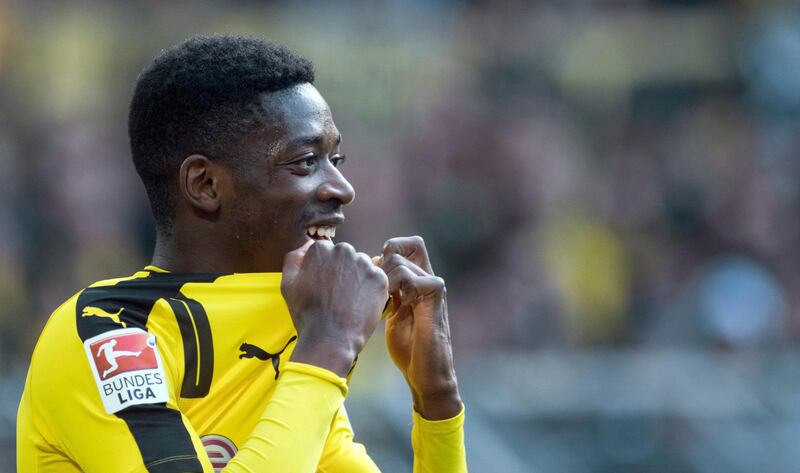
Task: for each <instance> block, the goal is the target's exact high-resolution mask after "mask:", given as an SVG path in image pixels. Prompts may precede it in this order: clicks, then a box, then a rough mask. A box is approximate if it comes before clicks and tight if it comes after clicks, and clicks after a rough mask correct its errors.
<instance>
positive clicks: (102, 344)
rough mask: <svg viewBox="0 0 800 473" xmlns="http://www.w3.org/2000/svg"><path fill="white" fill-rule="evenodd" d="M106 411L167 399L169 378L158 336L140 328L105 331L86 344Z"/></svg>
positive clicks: (85, 347)
mask: <svg viewBox="0 0 800 473" xmlns="http://www.w3.org/2000/svg"><path fill="white" fill-rule="evenodd" d="M83 347H84V349H85V350H86V355H87V356H88V357H89V365H90V366H91V367H92V373H93V374H94V380H95V382H96V383H97V388H98V389H99V391H100V398H101V399H102V400H103V407H104V408H105V410H106V412H108V413H109V414H113V413H115V412H119V411H121V410H122V409H125V408H126V407H130V406H136V405H139V404H153V403H157V402H167V401H168V400H169V393H168V392H167V379H166V376H165V375H164V368H163V366H164V365H163V363H162V362H161V356H160V355H159V353H158V348H157V347H156V337H155V335H151V334H149V333H147V332H145V331H144V330H142V329H138V328H124V329H119V330H112V331H110V332H105V333H102V334H100V335H98V336H96V337H92V338H90V339H88V340H86V341H85V342H84V343H83Z"/></svg>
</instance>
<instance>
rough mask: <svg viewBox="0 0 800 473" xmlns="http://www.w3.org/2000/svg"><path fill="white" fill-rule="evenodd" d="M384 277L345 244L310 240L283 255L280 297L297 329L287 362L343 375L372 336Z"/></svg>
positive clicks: (381, 302)
mask: <svg viewBox="0 0 800 473" xmlns="http://www.w3.org/2000/svg"><path fill="white" fill-rule="evenodd" d="M387 285H388V281H387V277H386V275H385V274H384V272H383V271H381V270H380V269H379V268H377V267H375V266H374V265H373V264H372V261H371V260H370V258H369V257H368V256H367V255H366V254H364V253H358V252H356V251H355V249H353V247H352V246H351V245H349V244H347V243H338V244H336V245H334V244H333V243H331V242H329V241H324V240H319V241H309V242H308V243H306V244H305V245H303V246H302V247H301V248H298V249H297V250H294V251H292V252H290V253H288V254H287V255H286V258H285V259H284V264H283V279H282V281H281V293H283V297H284V299H286V304H287V306H288V307H289V313H290V314H291V316H292V321H294V325H295V327H297V346H296V347H295V349H294V352H293V353H292V361H297V362H301V363H308V364H312V365H316V366H320V367H322V368H325V369H328V370H330V371H333V372H334V373H336V374H338V375H339V376H342V377H344V376H346V375H347V373H348V372H349V371H350V368H351V367H352V364H353V361H354V360H355V357H356V356H357V355H358V353H359V352H360V351H361V350H362V349H363V348H364V345H366V343H367V340H369V337H370V336H371V335H372V333H373V332H374V331H375V327H376V326H377V324H378V321H379V320H380V314H381V311H382V309H383V307H384V305H385V303H386V299H387V297H388V294H387Z"/></svg>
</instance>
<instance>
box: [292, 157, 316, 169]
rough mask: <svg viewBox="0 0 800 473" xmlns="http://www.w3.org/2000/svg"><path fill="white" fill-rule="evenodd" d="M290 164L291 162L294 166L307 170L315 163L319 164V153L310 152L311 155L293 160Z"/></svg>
mask: <svg viewBox="0 0 800 473" xmlns="http://www.w3.org/2000/svg"><path fill="white" fill-rule="evenodd" d="M289 164H291V165H292V166H297V167H299V168H300V169H303V170H306V171H307V170H309V169H311V168H313V167H314V165H315V164H317V155H315V154H309V155H306V156H303V157H302V158H299V159H295V160H294V161H292V162H291V163H289Z"/></svg>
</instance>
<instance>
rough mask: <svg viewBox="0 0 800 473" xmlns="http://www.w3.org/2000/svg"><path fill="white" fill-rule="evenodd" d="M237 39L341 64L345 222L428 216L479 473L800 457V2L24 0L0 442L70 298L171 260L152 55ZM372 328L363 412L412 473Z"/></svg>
mask: <svg viewBox="0 0 800 473" xmlns="http://www.w3.org/2000/svg"><path fill="white" fill-rule="evenodd" d="M211 32H223V33H224V32H233V33H240V34H252V35H257V36H261V37H267V38H270V39H273V40H276V41H278V42H282V43H285V44H287V45H288V46H290V47H291V48H293V49H295V50H297V51H299V52H300V53H301V54H304V55H306V56H307V57H309V58H310V59H312V60H313V61H314V62H315V63H316V66H317V85H318V88H319V89H320V90H321V92H322V93H323V95H324V96H325V97H326V98H327V99H328V100H329V102H330V104H331V107H332V110H333V112H334V116H335V117H336V121H337V125H338V127H339V129H340V130H341V131H342V133H343V136H344V141H343V150H346V152H347V154H348V162H347V164H346V165H345V167H344V172H345V174H346V175H347V176H348V177H349V178H350V179H351V182H352V183H353V184H354V187H355V188H356V194H357V197H356V201H355V203H354V204H353V205H352V206H350V208H349V209H348V210H349V211H348V222H347V224H346V225H344V226H343V227H342V228H341V229H340V232H338V233H339V237H338V239H339V240H345V241H350V242H351V243H353V244H354V245H355V246H356V247H357V248H359V249H361V250H362V251H367V252H368V253H377V252H378V251H379V249H380V246H381V244H382V243H383V241H384V240H385V239H386V238H387V237H389V236H394V235H401V234H414V233H417V234H420V235H423V236H424V237H425V238H426V241H427V243H428V247H429V251H430V252H431V253H432V255H433V257H434V268H436V269H437V271H438V272H439V273H440V274H441V275H443V276H444V277H445V278H446V280H447V281H448V289H449V291H448V293H449V297H450V301H449V303H450V312H451V320H452V322H451V323H452V325H453V336H454V339H455V346H456V350H457V353H456V356H457V358H458V360H459V366H458V369H459V374H460V379H461V380H462V384H463V389H464V397H465V399H466V402H467V404H468V409H470V413H471V414H470V416H471V417H470V421H469V422H470V425H469V426H468V431H467V435H468V436H469V438H468V442H469V444H468V447H469V449H468V450H469V454H470V456H471V458H470V459H471V461H472V467H473V470H474V471H477V472H481V471H490V470H489V468H490V467H491V468H493V470H494V471H508V472H515V471H532V472H551V471H552V472H565V473H570V472H587V471H597V472H627V471H630V472H634V471H651V472H684V471H685V472H717V471H719V472H721V471H726V472H739V471H770V472H773V471H774V472H784V471H785V472H789V471H797V468H798V465H800V453H799V452H798V449H797V448H796V447H797V442H798V441H800V356H798V355H800V352H798V351H797V348H798V340H800V332H798V325H800V299H798V294H800V219H799V218H798V217H799V216H800V159H798V158H797V156H796V155H797V153H798V151H800V133H798V131H800V10H798V9H797V8H795V6H793V5H792V4H789V3H781V2H773V1H770V2H767V1H763V2H759V1H738V2H737V1H700V0H695V1H689V0H683V1H677V0H675V1H666V0H664V1H644V0H640V1H635V0H616V1H612V0H607V1H601V0H596V1H592V0H564V1H556V0H552V1H538V2H523V1H499V0H498V1H456V0H437V1H422V0H417V1H399V0H396V1H388V0H387V1H380V2H368V1H347V2H291V3H289V2H245V1H239V2H219V3H200V4H197V3H195V2H183V1H178V2H155V1H150V2H99V1H97V2H85V3H74V4H73V3H69V2H45V1H38V0H34V1H26V2H20V1H9V0H0V182H2V185H1V186H0V373H2V374H0V451H2V452H4V453H6V455H7V456H8V455H13V453H12V452H13V424H14V415H15V409H16V403H17V400H18V395H19V392H20V391H21V383H22V378H23V377H24V373H25V369H26V367H27V362H28V360H29V356H30V353H31V350H32V347H33V344H34V343H35V340H36V337H37V336H38V333H39V331H40V330H41V328H42V326H43V324H44V323H45V321H46V319H47V316H48V315H49V313H50V312H51V311H52V310H53V309H54V308H55V307H56V306H57V305H58V304H59V303H61V302H62V301H63V300H65V299H66V298H67V297H69V296H70V295H72V294H73V293H74V292H75V291H77V290H79V289H80V288H82V287H83V286H84V285H86V284H87V283H89V282H92V281H95V280H98V279H102V278H105V277H112V276H119V275H125V274H130V273H132V272H133V271H134V270H136V269H137V268H140V267H141V266H143V265H145V264H146V263H147V262H148V259H149V256H150V251H151V248H152V244H153V229H152V222H151V220H150V216H149V209H148V208H147V203H146V200H145V196H144V192H143V188H142V186H141V184H140V183H139V181H138V177H137V176H136V174H135V171H134V169H133V166H132V165H131V163H130V158H129V154H128V148H127V135H126V112H127V101H128V99H129V96H130V92H131V89H132V84H133V81H134V80H135V77H136V74H137V73H138V71H139V69H140V68H141V67H142V66H143V65H144V64H145V63H146V62H147V60H148V59H149V58H150V57H152V56H153V55H154V54H155V53H156V52H157V51H159V50H160V49H162V48H164V47H167V46H169V45H171V44H174V43H176V42H178V41H180V40H182V39H184V38H185V37H187V36H189V35H191V34H196V33H211ZM375 338H376V339H377V340H374V342H375V343H374V344H373V345H375V346H373V347H371V348H370V350H371V351H370V353H372V354H373V356H372V360H369V359H367V360H364V361H362V367H361V368H360V370H361V371H362V373H361V376H360V377H358V376H357V380H356V381H355V383H356V385H355V386H354V394H353V396H354V398H355V399H354V400H351V402H353V403H354V405H359V406H364V407H363V409H361V410H359V408H358V407H352V408H351V409H350V411H351V416H352V417H353V422H354V423H355V424H356V434H357V436H358V437H359V438H360V440H361V441H363V442H365V443H366V444H367V447H368V449H370V450H371V451H372V452H373V454H374V455H375V456H376V459H377V460H378V463H379V464H380V465H382V466H383V468H384V469H385V470H386V471H387V472H393V471H410V466H409V465H408V463H407V462H408V459H409V455H408V448H409V447H408V446H407V445H406V444H407V443H408V442H407V438H408V437H407V428H408V425H407V423H408V420H407V419H408V415H407V414H408V412H407V409H408V403H407V402H406V401H405V400H404V398H403V396H404V394H398V393H397V391H402V390H403V389H404V387H403V386H402V382H401V381H400V382H399V383H398V381H397V380H396V379H395V378H396V376H395V375H394V373H393V371H392V370H391V369H390V368H388V366H389V365H388V363H389V362H388V361H386V356H385V354H383V351H382V348H381V347H380V346H379V345H380V337H375ZM365 358H369V357H365ZM387 399H388V400H389V401H392V400H395V399H398V402H388V401H387ZM355 403H358V404H355ZM387 405H391V406H399V407H396V408H395V407H392V408H390V407H387ZM403 449H405V450H403ZM3 468H4V467H2V466H0V471H4V470H3ZM9 471H11V470H9Z"/></svg>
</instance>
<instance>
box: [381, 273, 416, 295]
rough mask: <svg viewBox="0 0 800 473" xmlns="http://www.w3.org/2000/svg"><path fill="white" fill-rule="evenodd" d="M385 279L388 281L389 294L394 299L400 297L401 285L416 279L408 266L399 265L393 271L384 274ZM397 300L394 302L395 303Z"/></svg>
mask: <svg viewBox="0 0 800 473" xmlns="http://www.w3.org/2000/svg"><path fill="white" fill-rule="evenodd" d="M386 277H387V278H388V279H389V288H388V291H389V294H391V295H392V297H393V298H394V297H395V296H401V297H402V295H401V294H400V291H401V289H402V288H403V285H404V284H405V283H406V282H407V281H410V280H411V279H413V278H414V277H416V275H415V274H414V272H413V271H411V269H410V268H409V267H408V266H404V265H399V266H396V267H395V268H394V269H392V270H391V271H389V272H387V273H386ZM397 301H399V300H396V302H397Z"/></svg>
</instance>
